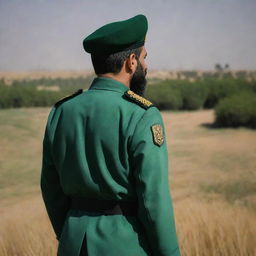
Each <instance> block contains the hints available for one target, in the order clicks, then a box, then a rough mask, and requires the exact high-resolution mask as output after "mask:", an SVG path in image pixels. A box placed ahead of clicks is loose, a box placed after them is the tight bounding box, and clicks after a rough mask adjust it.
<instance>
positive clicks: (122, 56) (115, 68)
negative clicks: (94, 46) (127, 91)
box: [91, 47, 142, 75]
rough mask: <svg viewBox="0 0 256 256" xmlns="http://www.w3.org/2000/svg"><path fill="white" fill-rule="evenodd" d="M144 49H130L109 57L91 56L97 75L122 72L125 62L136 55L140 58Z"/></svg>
mask: <svg viewBox="0 0 256 256" xmlns="http://www.w3.org/2000/svg"><path fill="white" fill-rule="evenodd" d="M141 50H142V48H141V47H139V48H135V49H129V50H125V51H121V52H116V53H112V54H109V55H95V54H92V55H91V59H92V64H93V68H94V71H95V73H96V74H97V75H99V74H106V73H114V74H117V73H119V72H120V70H121V68H122V66H123V64H124V61H125V60H126V59H127V58H128V57H129V56H130V55H131V54H133V53H134V54H135V56H136V57H137V58H139V56H140V53H141Z"/></svg>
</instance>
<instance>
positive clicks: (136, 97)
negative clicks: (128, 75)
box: [124, 90, 154, 109]
mask: <svg viewBox="0 0 256 256" xmlns="http://www.w3.org/2000/svg"><path fill="white" fill-rule="evenodd" d="M124 95H125V97H127V98H128V99H130V100H132V101H133V102H135V103H137V104H138V105H140V106H141V107H143V108H145V109H148V108H150V107H152V106H154V105H153V103H152V102H151V101H149V100H147V99H145V98H144V97H142V96H140V95H138V94H136V93H134V92H133V91H131V90H128V91H126V92H125V94H124Z"/></svg>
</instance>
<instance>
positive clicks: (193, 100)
mask: <svg viewBox="0 0 256 256" xmlns="http://www.w3.org/2000/svg"><path fill="white" fill-rule="evenodd" d="M179 89H180V92H181V95H182V109H183V110H197V109H200V108H202V107H203V105H204V102H205V99H206V95H207V91H206V87H205V86H204V84H202V82H196V83H187V84H181V85H180V86H179Z"/></svg>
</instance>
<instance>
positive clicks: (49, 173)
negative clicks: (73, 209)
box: [41, 125, 70, 240]
mask: <svg viewBox="0 0 256 256" xmlns="http://www.w3.org/2000/svg"><path fill="white" fill-rule="evenodd" d="M48 130H49V127H48V125H47V126H46V130H45V135H44V140H43V159H42V170H41V192H42V197H43V200H44V203H45V207H46V210H47V213H48V216H49V218H50V221H51V224H52V226H53V229H54V231H55V234H56V238H57V239H58V240H59V239H60V236H61V232H62V228H63V226H64V222H65V219H66V216H67V212H68V211H69V209H70V199H69V198H68V196H66V195H65V194H64V193H63V190H62V188H61V184H60V179H59V175H58V172H57V170H56V168H55V165H54V163H53V159H52V156H51V150H50V140H49V134H48Z"/></svg>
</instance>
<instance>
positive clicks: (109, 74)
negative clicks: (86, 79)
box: [99, 73, 130, 88]
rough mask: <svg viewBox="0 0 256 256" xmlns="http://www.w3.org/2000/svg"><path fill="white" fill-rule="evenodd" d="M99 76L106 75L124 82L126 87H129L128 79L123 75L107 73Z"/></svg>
mask: <svg viewBox="0 0 256 256" xmlns="http://www.w3.org/2000/svg"><path fill="white" fill-rule="evenodd" d="M99 77H107V78H111V79H114V80H116V81H118V82H120V83H122V84H124V85H125V86H127V87H128V88H130V80H129V79H128V78H126V77H124V76H123V75H119V74H117V75H116V74H113V73H107V74H102V75H99Z"/></svg>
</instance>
